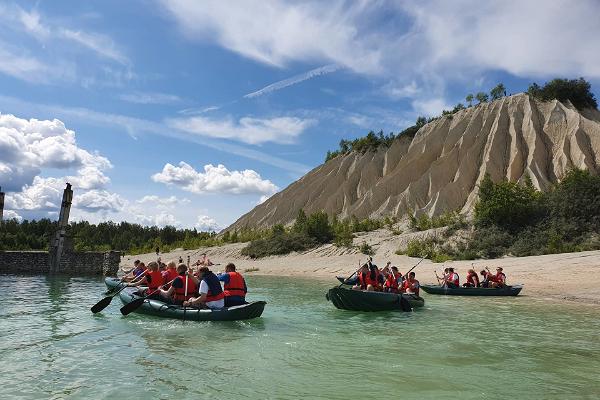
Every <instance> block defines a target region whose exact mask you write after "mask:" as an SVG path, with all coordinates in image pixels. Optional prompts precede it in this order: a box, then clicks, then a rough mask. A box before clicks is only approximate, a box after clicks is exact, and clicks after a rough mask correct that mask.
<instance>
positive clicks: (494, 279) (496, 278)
mask: <svg viewBox="0 0 600 400" xmlns="http://www.w3.org/2000/svg"><path fill="white" fill-rule="evenodd" d="M488 273H489V275H490V286H491V287H493V288H502V287H505V286H506V275H505V274H504V272H502V267H498V268H496V275H493V274H492V273H491V272H488Z"/></svg>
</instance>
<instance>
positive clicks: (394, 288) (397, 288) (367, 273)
mask: <svg viewBox="0 0 600 400" xmlns="http://www.w3.org/2000/svg"><path fill="white" fill-rule="evenodd" d="M356 274H357V280H356V284H355V285H354V286H353V287H352V289H354V290H367V291H375V292H387V293H409V294H415V295H417V296H418V295H419V281H418V280H416V279H415V273H414V272H412V271H411V272H409V273H408V274H406V275H403V274H402V273H400V271H398V267H396V266H392V263H391V262H390V261H388V263H387V265H386V266H385V267H384V268H383V269H381V270H380V269H379V268H378V267H377V265H375V264H373V259H372V258H369V261H368V262H366V263H365V264H363V265H362V266H361V267H360V268H359V270H358V271H357V272H356Z"/></svg>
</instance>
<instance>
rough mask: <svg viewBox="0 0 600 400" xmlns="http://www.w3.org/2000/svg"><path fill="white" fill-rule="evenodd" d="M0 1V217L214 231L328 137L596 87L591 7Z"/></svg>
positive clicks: (300, 165) (597, 29)
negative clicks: (569, 86) (477, 95)
mask: <svg viewBox="0 0 600 400" xmlns="http://www.w3.org/2000/svg"><path fill="white" fill-rule="evenodd" d="M480 3H481V2H478V1H467V0H464V1H463V0H461V1H454V2H447V1H442V0H438V1H421V2H408V1H406V2H404V1H352V2H343V1H328V2H311V1H306V2H286V1H256V2H255V1H239V2H236V1H233V2H222V1H221V2H220V1H214V2H213V1H202V2H197V1H168V0H164V1H150V0H145V1H128V2H122V1H95V2H72V1H70V2H66V1H39V2H36V3H32V2H12V1H5V2H2V3H0V87H1V88H2V89H1V91H0V113H1V114H0V186H2V187H3V190H5V191H6V192H7V200H6V209H7V210H8V211H6V212H5V216H9V217H18V218H28V219H31V218H40V217H45V216H49V217H51V218H54V217H55V216H56V210H57V207H58V205H59V204H60V194H61V193H62V189H63V188H64V182H65V181H67V180H69V181H71V182H72V183H73V185H74V189H75V199H74V208H73V213H72V216H73V218H75V219H87V220H90V221H92V222H98V221H103V220H114V221H120V220H128V221H131V222H138V223H142V224H158V225H165V224H173V225H176V226H180V227H197V228H199V229H208V228H210V229H218V228H220V227H225V226H227V225H228V224H230V223H232V222H233V221H235V220H236V219H237V218H238V217H239V216H240V215H242V214H243V213H245V212H247V211H249V210H250V209H252V207H254V206H255V205H256V204H257V203H259V202H260V201H261V199H264V198H266V197H268V196H270V195H272V194H273V193H275V192H276V191H278V190H281V189H283V188H285V187H286V186H287V185H289V184H290V183H292V182H293V181H294V180H296V179H298V178H299V177H301V176H302V175H303V174H304V173H305V172H307V171H309V170H310V169H312V168H314V167H315V166H317V165H319V164H320V163H321V162H322V161H323V159H324V156H325V153H326V152H327V150H329V149H331V150H333V149H335V148H337V145H338V143H339V141H340V139H342V138H347V139H351V138H355V137H358V136H362V135H364V134H366V133H367V132H368V131H369V130H375V131H379V130H380V129H382V130H384V131H385V132H386V133H387V132H398V131H400V130H402V129H404V128H406V127H407V126H410V125H412V123H413V122H414V120H415V119H416V118H417V117H418V116H419V115H426V116H431V115H437V114H439V113H440V112H441V110H442V109H444V108H451V107H452V106H453V105H454V104H456V103H457V102H459V101H463V102H464V96H465V95H466V94H467V93H474V92H477V91H489V89H490V88H491V87H493V86H494V85H495V84H496V83H498V82H503V83H504V84H505V86H506V87H507V90H508V92H510V93H516V92H520V91H523V90H525V89H526V88H527V86H528V85H529V83H531V82H533V81H536V82H539V83H542V82H544V81H546V80H548V79H551V78H553V77H557V76H560V77H569V78H574V77H579V76H584V77H585V78H586V79H588V80H589V81H590V82H591V83H592V85H593V89H594V92H595V94H596V97H597V98H598V97H600V96H599V93H600V92H599V88H600V52H598V49H599V48H600V24H598V20H597V17H598V15H600V3H599V2H597V1H593V0H589V1H586V0H581V1H577V2H569V1H502V2H500V1H498V2H485V3H484V4H483V5H482V4H480Z"/></svg>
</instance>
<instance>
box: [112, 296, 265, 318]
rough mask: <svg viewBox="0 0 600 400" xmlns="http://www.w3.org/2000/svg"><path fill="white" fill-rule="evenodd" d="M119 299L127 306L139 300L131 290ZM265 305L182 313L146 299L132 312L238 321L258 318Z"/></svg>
mask: <svg viewBox="0 0 600 400" xmlns="http://www.w3.org/2000/svg"><path fill="white" fill-rule="evenodd" d="M119 297H120V299H121V301H122V302H123V304H129V303H131V302H132V301H133V300H135V299H139V298H140V296H139V295H138V293H137V291H136V290H135V289H133V288H132V289H125V290H123V291H122V292H121V293H119ZM266 304H267V303H266V302H264V301H253V302H251V303H247V304H244V305H241V306H235V307H225V308H222V309H218V310H211V309H203V310H200V309H198V308H193V307H186V308H185V311H184V307H183V306H179V305H174V304H167V303H165V302H162V301H160V300H151V299H146V301H144V303H143V304H142V305H141V306H140V307H138V308H137V309H136V310H135V311H134V312H136V313H138V314H146V315H153V316H156V317H162V318H172V319H185V320H186V321H239V320H245V319H252V318H258V317H260V316H261V315H262V313H263V311H264V309H265V305H266Z"/></svg>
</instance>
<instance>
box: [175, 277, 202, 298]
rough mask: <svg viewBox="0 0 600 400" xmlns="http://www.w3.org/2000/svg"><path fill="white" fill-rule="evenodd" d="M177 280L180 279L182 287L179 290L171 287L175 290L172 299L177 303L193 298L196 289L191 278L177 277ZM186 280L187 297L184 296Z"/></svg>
mask: <svg viewBox="0 0 600 400" xmlns="http://www.w3.org/2000/svg"><path fill="white" fill-rule="evenodd" d="M178 278H179V279H181V281H182V282H183V285H182V286H181V287H180V288H177V287H173V289H175V291H174V292H173V299H174V300H177V301H186V300H189V299H190V298H192V297H194V296H195V295H196V292H197V288H196V284H195V283H194V281H193V280H192V278H190V277H189V276H186V275H178ZM186 278H187V296H186V294H185V281H186Z"/></svg>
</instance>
